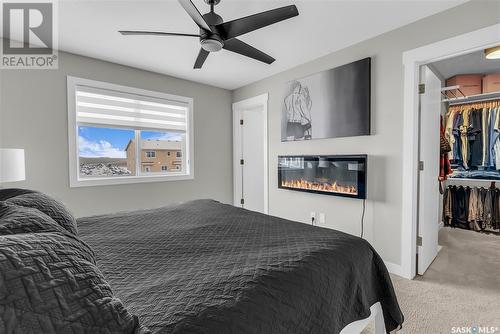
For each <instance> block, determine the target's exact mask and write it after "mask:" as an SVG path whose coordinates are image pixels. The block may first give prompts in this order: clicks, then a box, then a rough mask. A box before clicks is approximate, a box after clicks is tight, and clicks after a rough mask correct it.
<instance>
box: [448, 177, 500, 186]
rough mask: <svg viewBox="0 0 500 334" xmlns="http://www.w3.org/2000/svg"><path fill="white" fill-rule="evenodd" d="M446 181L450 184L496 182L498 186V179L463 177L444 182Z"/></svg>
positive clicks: (499, 180)
mask: <svg viewBox="0 0 500 334" xmlns="http://www.w3.org/2000/svg"><path fill="white" fill-rule="evenodd" d="M446 181H451V182H454V181H456V182H464V181H465V182H471V183H476V182H481V183H491V182H498V183H499V184H500V179H470V178H465V177H449V178H447V179H446V180H445V182H446Z"/></svg>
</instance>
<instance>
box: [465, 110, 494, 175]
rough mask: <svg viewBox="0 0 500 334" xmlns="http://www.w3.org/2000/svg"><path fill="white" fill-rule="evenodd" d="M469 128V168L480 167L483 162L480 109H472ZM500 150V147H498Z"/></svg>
mask: <svg viewBox="0 0 500 334" xmlns="http://www.w3.org/2000/svg"><path fill="white" fill-rule="evenodd" d="M471 114H472V115H471V117H470V120H471V126H470V128H469V138H468V139H469V146H470V149H469V151H470V162H469V166H470V167H471V168H477V167H479V166H481V164H482V161H483V136H482V127H483V125H482V124H483V117H482V116H483V115H482V114H483V113H482V110H481V109H472V112H471ZM499 149H500V146H499ZM498 166H500V164H498Z"/></svg>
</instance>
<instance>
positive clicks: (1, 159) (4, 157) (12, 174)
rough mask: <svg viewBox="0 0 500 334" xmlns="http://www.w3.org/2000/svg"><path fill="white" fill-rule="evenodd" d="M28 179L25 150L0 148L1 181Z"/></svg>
mask: <svg viewBox="0 0 500 334" xmlns="http://www.w3.org/2000/svg"><path fill="white" fill-rule="evenodd" d="M25 179H26V175H25V171H24V150H23V149H14V148H0V183H4V182H16V181H23V180H25Z"/></svg>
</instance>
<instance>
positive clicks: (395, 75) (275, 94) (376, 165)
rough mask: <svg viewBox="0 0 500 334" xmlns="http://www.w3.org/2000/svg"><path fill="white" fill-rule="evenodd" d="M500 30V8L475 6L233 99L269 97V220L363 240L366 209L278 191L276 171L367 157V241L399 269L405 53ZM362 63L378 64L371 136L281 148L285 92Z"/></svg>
mask: <svg viewBox="0 0 500 334" xmlns="http://www.w3.org/2000/svg"><path fill="white" fill-rule="evenodd" d="M498 22H500V2H497V1H472V2H470V3H466V4H464V5H462V6H459V7H456V8H453V9H451V10H448V11H446V12H443V13H440V14H437V15H434V16H431V17H428V18H426V19H423V20H421V21H418V22H415V23H413V24H411V25H408V26H405V27H403V28H400V29H397V30H394V31H392V32H389V33H386V34H384V35H381V36H378V37H375V38H373V39H370V40H367V41H365V42H362V43H359V44H357V45H354V46H352V47H349V48H346V49H343V50H341V51H338V52H335V53H332V54H330V55H328V56H325V57H323V58H320V59H317V60H315V61H312V62H309V63H307V64H304V65H301V66H298V67H295V68H293V69H291V70H288V71H286V72H283V73H280V74H277V75H275V76H272V77H269V78H266V79H264V80H261V81H259V82H256V83H254V84H251V85H248V86H245V87H242V88H240V89H238V90H236V91H234V92H233V101H235V102H236V101H240V100H243V99H245V98H249V97H252V96H255V95H259V94H262V93H265V92H268V93H269V180H270V185H269V212H270V213H271V214H273V215H278V216H282V217H286V218H290V219H294V220H299V221H303V222H308V221H309V219H310V218H309V213H310V211H316V212H324V213H326V226H328V227H332V228H335V229H339V230H342V231H346V232H349V233H352V234H357V235H359V233H360V220H361V210H362V202H361V201H359V200H353V199H345V198H340V197H331V196H324V195H316V194H307V193H301V192H295V191H287V190H280V189H278V187H277V185H278V180H277V171H276V166H277V156H278V155H279V154H303V153H305V154H356V153H367V154H368V155H369V160H368V201H367V208H366V216H365V236H366V238H367V239H368V240H369V241H370V242H371V243H372V244H373V245H374V247H375V248H376V249H377V251H378V252H379V253H380V254H381V256H382V257H383V258H384V260H386V261H390V262H392V263H395V264H400V263H401V256H400V253H401V247H402V246H401V196H402V186H401V180H402V179H401V178H402V172H401V168H402V158H401V157H402V150H403V147H402V140H403V136H402V126H403V112H402V111H403V65H402V52H403V51H405V50H410V49H413V48H416V47H419V46H422V45H426V44H429V43H432V42H435V41H439V40H442V39H446V38H449V37H453V36H456V35H459V34H462V33H465V32H469V31H472V30H476V29H479V28H482V27H485V26H488V25H492V24H496V23H498ZM333 33H341V32H333ZM364 57H372V76H373V78H372V124H371V126H372V135H371V136H369V137H368V136H364V137H351V138H336V139H325V140H313V141H304V142H288V143H281V142H280V124H281V121H280V117H281V101H282V96H281V92H282V89H283V88H282V87H283V84H284V83H286V82H288V81H290V80H293V79H296V78H302V77H304V76H307V75H310V74H312V73H316V72H318V71H322V70H326V69H329V68H332V67H335V66H339V65H342V64H346V63H349V62H352V61H355V60H358V59H362V58H364Z"/></svg>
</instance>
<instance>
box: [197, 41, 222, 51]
mask: <svg viewBox="0 0 500 334" xmlns="http://www.w3.org/2000/svg"><path fill="white" fill-rule="evenodd" d="M223 46H224V45H223V44H222V42H221V41H219V40H216V39H212V38H208V39H204V40H202V41H201V47H202V48H203V49H204V50H205V51H208V52H217V51H220V50H222V47H223Z"/></svg>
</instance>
